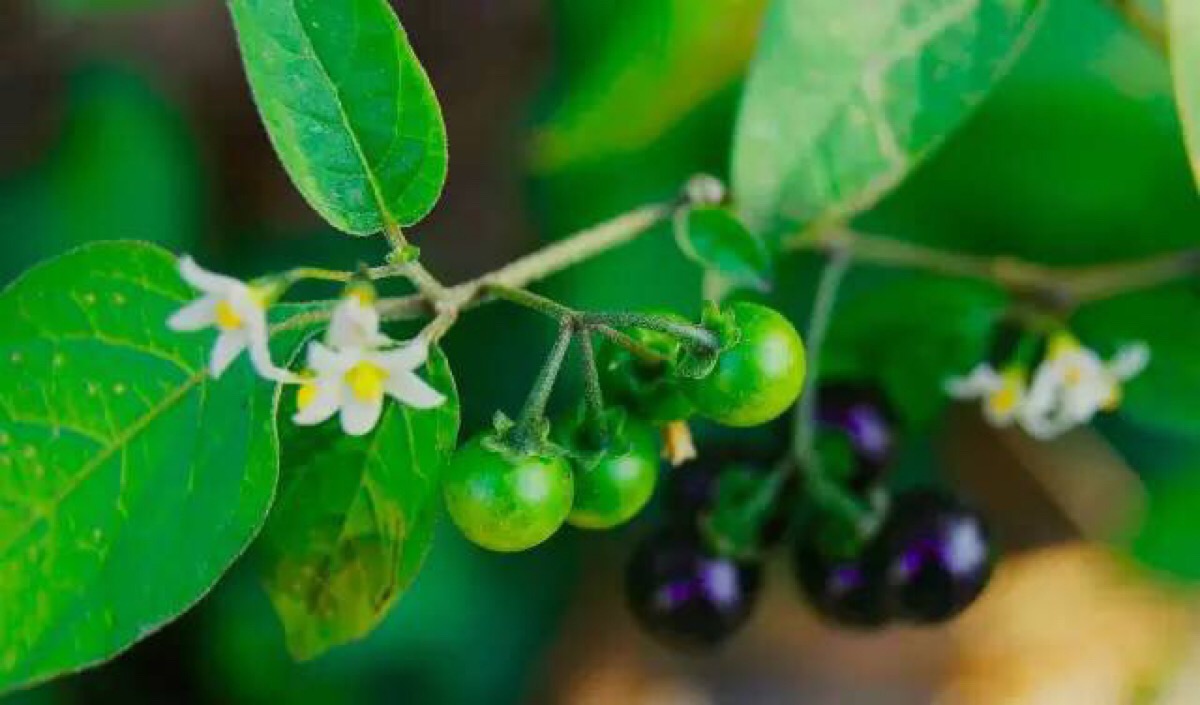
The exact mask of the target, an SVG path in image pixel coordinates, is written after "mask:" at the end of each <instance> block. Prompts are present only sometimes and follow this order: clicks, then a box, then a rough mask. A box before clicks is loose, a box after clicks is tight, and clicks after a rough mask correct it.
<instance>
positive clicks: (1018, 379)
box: [946, 363, 1027, 428]
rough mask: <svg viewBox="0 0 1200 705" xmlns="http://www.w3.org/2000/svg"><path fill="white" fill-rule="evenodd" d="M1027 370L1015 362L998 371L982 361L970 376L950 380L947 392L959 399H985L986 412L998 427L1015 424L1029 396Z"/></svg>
mask: <svg viewBox="0 0 1200 705" xmlns="http://www.w3.org/2000/svg"><path fill="white" fill-rule="evenodd" d="M1026 377H1027V375H1026V372H1025V369H1024V368H1023V367H1020V366H1018V365H1011V366H1009V367H1006V368H1004V369H1003V370H1001V371H997V370H996V369H994V368H993V367H992V366H991V365H988V364H986V363H982V364H980V365H978V366H976V367H975V369H973V370H971V372H970V373H969V374H967V376H966V377H956V378H954V379H951V380H949V381H948V382H947V383H946V393H947V394H949V395H950V396H952V397H954V398H955V399H962V400H974V399H980V400H982V401H983V415H984V418H986V419H987V420H988V422H989V423H990V424H992V425H993V426H996V427H998V428H1004V427H1006V426H1010V425H1012V423H1013V422H1014V421H1016V420H1018V419H1019V417H1020V416H1021V414H1022V408H1023V406H1024V403H1025V397H1026V385H1025V382H1026Z"/></svg>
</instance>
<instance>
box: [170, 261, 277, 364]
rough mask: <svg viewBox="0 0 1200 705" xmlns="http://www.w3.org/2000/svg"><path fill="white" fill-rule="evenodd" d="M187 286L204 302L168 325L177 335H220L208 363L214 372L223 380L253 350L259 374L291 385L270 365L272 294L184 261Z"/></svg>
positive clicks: (184, 310)
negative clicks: (205, 332)
mask: <svg viewBox="0 0 1200 705" xmlns="http://www.w3.org/2000/svg"><path fill="white" fill-rule="evenodd" d="M179 272H180V274H181V275H182V276H183V279H184V281H186V282H187V283H188V284H191V285H192V286H193V287H195V288H196V289H197V290H199V291H200V292H201V293H202V294H203V296H202V297H201V298H200V299H198V300H196V301H193V302H191V303H189V304H187V305H186V306H184V307H183V308H181V309H179V310H178V311H176V312H175V313H174V315H172V316H171V317H170V318H169V319H167V325H168V326H169V327H170V328H171V329H172V330H177V331H195V330H201V329H204V328H209V327H213V328H216V329H217V330H218V331H219V334H218V335H217V341H216V343H214V344H213V349H212V356H211V358H210V359H209V372H210V374H212V376H213V377H220V376H221V374H222V373H223V372H225V370H227V369H228V368H229V365H230V364H232V363H233V361H234V360H235V359H237V357H238V355H240V354H241V353H242V351H243V350H246V349H249V350H250V361H251V362H252V363H253V364H254V369H255V370H257V371H258V373H259V374H260V375H262V376H263V377H266V378H267V379H271V380H275V381H280V382H283V381H290V380H292V379H293V376H292V375H291V373H289V372H287V371H286V370H282V369H279V368H278V367H276V366H275V364H274V363H272V362H271V351H270V348H269V347H268V345H267V337H268V334H267V303H268V301H267V299H268V293H269V292H268V291H266V290H265V289H263V288H260V287H255V286H252V285H248V284H245V283H244V282H241V281H238V280H237V279H234V278H232V277H226V276H223V275H220V274H214V273H212V272H208V271H205V270H204V269H202V268H201V267H200V266H199V265H198V264H196V262H195V260H193V259H192V258H191V257H188V256H184V257H181V258H179Z"/></svg>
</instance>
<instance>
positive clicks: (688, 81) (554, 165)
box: [533, 0, 766, 172]
mask: <svg viewBox="0 0 1200 705" xmlns="http://www.w3.org/2000/svg"><path fill="white" fill-rule="evenodd" d="M559 4H560V5H561V7H560V8H559V9H558V14H559V15H563V16H565V17H560V23H565V22H569V21H571V20H575V21H576V22H575V24H576V25H577V26H578V27H581V28H582V31H583V32H586V36H578V35H579V29H576V30H575V32H574V35H575V36H571V35H572V33H571V32H569V31H567V32H564V34H567V35H568V36H565V37H563V38H562V39H561V40H560V42H559V43H560V45H561V46H562V52H563V53H564V54H568V55H569V54H570V53H571V52H575V53H579V52H580V45H585V44H588V43H595V42H596V40H595V36H596V35H597V33H598V32H602V33H603V39H602V40H601V41H600V42H599V44H600V46H599V47H598V48H597V49H596V50H594V51H592V52H589V55H588V56H586V57H583V59H584V60H580V61H576V62H574V64H575V67H574V68H576V70H574V71H571V70H569V71H568V75H567V76H566V77H564V78H565V84H566V86H567V89H568V90H567V92H566V94H565V95H564V96H563V98H562V99H561V100H560V101H558V103H557V104H556V105H555V106H554V108H553V109H552V110H551V112H550V115H549V117H548V118H547V120H546V122H545V123H544V124H543V125H542V126H541V127H540V128H539V129H538V132H537V134H536V135H535V141H534V154H533V161H534V165H535V167H536V168H538V169H540V170H542V171H547V172H549V171H556V170H560V169H563V168H566V167H572V166H577V165H579V164H583V163H588V162H594V161H598V160H601V159H604V158H607V157H612V156H618V155H628V154H636V153H637V152H639V151H641V150H643V149H645V148H646V147H647V146H648V145H650V144H651V143H653V142H655V141H656V140H658V139H659V138H661V137H662V136H663V135H665V134H666V133H667V132H668V131H669V130H670V129H671V128H672V127H674V126H675V125H677V124H678V123H679V122H680V121H681V120H683V119H684V117H685V116H687V115H688V114H689V113H691V112H692V111H693V110H694V109H695V108H696V107H698V106H699V105H701V104H702V103H704V102H706V101H708V100H709V99H711V98H713V97H714V96H715V95H717V94H718V93H719V92H720V91H721V90H722V89H723V88H725V87H726V86H729V85H732V84H733V83H734V82H735V81H736V80H737V78H738V77H739V76H740V75H741V74H742V73H743V71H744V70H745V67H746V64H747V62H748V61H749V60H750V55H751V54H752V53H753V47H754V41H755V36H756V34H757V32H758V25H759V20H760V19H761V17H762V11H763V8H764V7H765V5H766V0H705V1H704V2H699V3H698V2H696V1H695V0H632V1H630V0H626V1H625V2H623V3H622V2H615V3H614V1H613V0H601V2H594V1H593V2H588V1H587V0H564V1H563V2H560V3H559ZM614 5H616V7H614ZM609 18H615V19H616V20H617V21H616V22H615V24H613V25H612V26H611V27H600V28H599V29H597V25H598V24H602V23H603V22H604V21H605V20H607V19H609ZM565 29H567V30H570V29H571V28H570V27H567V28H565ZM604 30H607V31H606V32H605V31H604ZM568 58H570V57H569V56H568ZM567 63H568V64H570V63H571V62H569V61H568V62H567Z"/></svg>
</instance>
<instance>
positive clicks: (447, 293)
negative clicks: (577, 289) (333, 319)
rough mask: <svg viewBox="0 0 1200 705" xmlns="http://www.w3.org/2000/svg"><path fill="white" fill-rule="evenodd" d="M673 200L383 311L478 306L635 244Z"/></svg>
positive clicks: (390, 272)
mask: <svg viewBox="0 0 1200 705" xmlns="http://www.w3.org/2000/svg"><path fill="white" fill-rule="evenodd" d="M673 209H674V205H673V204H655V205H649V206H643V207H642V208H638V209H637V210H634V211H631V212H629V213H626V214H624V215H621V216H618V217H616V218H613V219H612V220H609V221H606V222H604V223H601V224H599V225H596V226H594V227H592V228H589V229H587V230H584V231H581V232H579V233H576V234H575V235H572V236H570V237H568V238H566V239H564V240H561V241H559V242H556V243H554V244H552V245H548V246H546V247H544V248H542V249H540V250H538V251H537V252H534V253H532V254H529V255H526V256H525V257H522V258H520V259H518V260H515V261H513V262H511V263H509V264H507V265H505V266H503V267H501V268H500V269H497V270H495V271H493V272H490V273H488V274H485V275H483V276H481V277H478V278H476V279H472V280H470V281H467V282H463V283H462V284H458V285H456V286H452V287H449V288H446V287H440V288H439V289H437V290H436V291H428V292H423V291H421V290H420V288H418V292H417V293H415V294H411V295H409V296H401V297H394V298H387V299H382V300H380V301H379V305H378V307H379V311H380V315H381V316H382V317H383V318H384V319H385V320H388V321H400V320H411V319H414V318H421V317H422V316H429V315H433V314H436V313H439V312H440V311H441V310H445V309H449V308H453V309H455V310H457V311H459V312H462V311H465V310H467V309H469V308H474V307H476V306H479V305H480V304H483V303H486V302H487V301H490V300H491V299H490V298H488V296H487V295H486V289H487V287H488V286H504V287H508V288H510V289H520V288H523V287H526V286H528V285H529V284H532V283H534V282H538V281H541V280H542V279H545V278H546V277H549V276H551V275H552V274H556V273H558V272H561V271H563V270H565V269H569V268H571V267H573V266H575V265H577V264H579V263H580V262H584V261H587V260H589V259H591V258H593V257H596V256H598V255H600V254H603V253H604V252H607V251H609V250H612V249H616V248H618V247H621V246H623V245H626V244H629V243H630V242H633V241H634V240H636V239H637V238H638V237H640V236H641V235H643V234H645V233H646V232H647V231H648V230H649V229H650V228H652V227H653V226H654V225H656V224H658V223H659V222H661V221H662V220H664V219H665V218H667V217H668V216H669V215H670V214H671V212H672V211H673ZM406 268H407V265H403V264H389V265H384V266H382V267H376V268H373V269H371V270H370V275H371V277H372V278H376V279H383V278H387V277H394V276H405V275H406V272H407V269H406ZM331 312H332V302H330V305H329V306H326V307H324V308H321V309H317V310H313V311H306V312H305V313H301V314H297V315H295V316H292V317H291V318H289V319H288V320H286V321H283V322H282V323H279V324H277V325H276V326H275V327H274V328H273V329H272V331H273V332H281V331H286V330H296V329H300V328H305V327H308V326H311V325H316V324H319V323H322V322H324V321H328V320H329V316H330V314H331Z"/></svg>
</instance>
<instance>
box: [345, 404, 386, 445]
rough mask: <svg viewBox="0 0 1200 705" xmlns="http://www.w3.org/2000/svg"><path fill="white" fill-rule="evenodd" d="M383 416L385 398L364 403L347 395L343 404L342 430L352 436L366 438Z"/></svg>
mask: <svg viewBox="0 0 1200 705" xmlns="http://www.w3.org/2000/svg"><path fill="white" fill-rule="evenodd" d="M382 414H383V397H379V398H377V399H374V400H372V401H362V400H360V399H358V398H356V397H354V395H352V394H347V395H345V397H344V401H343V403H342V415H341V422H342V430H343V431H345V432H346V434H347V435H350V436H365V435H367V434H368V433H370V432H371V429H373V428H375V424H377V423H379V417H380V415H382Z"/></svg>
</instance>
